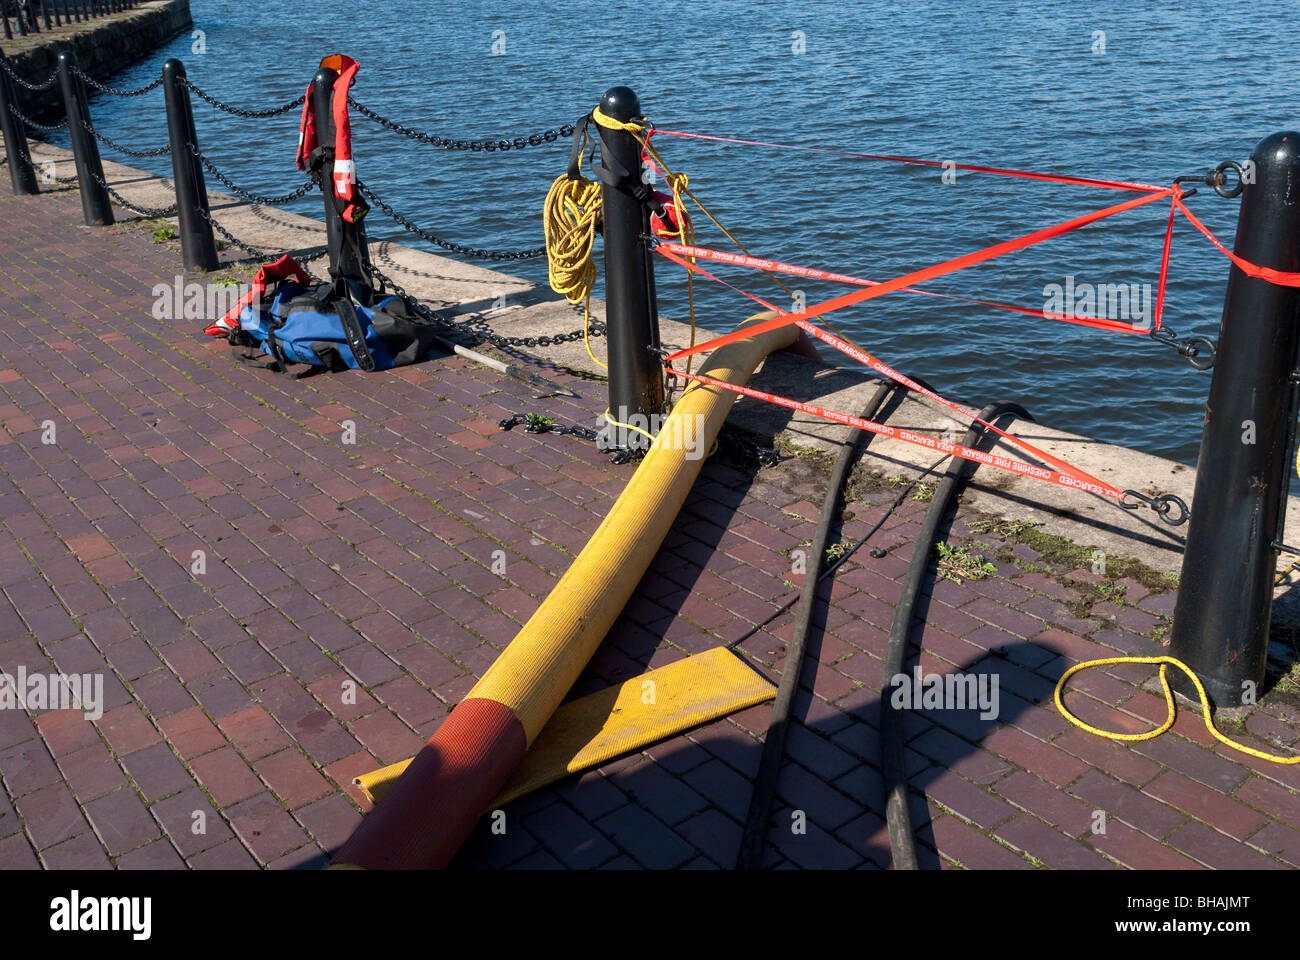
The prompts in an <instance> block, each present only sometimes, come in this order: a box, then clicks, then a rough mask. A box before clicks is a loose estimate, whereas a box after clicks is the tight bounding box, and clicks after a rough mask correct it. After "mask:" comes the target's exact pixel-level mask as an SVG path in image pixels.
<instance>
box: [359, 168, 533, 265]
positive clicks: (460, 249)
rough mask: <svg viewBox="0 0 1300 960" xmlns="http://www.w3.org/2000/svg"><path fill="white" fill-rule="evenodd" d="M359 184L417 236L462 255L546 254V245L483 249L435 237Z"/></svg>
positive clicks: (480, 257) (521, 256)
mask: <svg viewBox="0 0 1300 960" xmlns="http://www.w3.org/2000/svg"><path fill="white" fill-rule="evenodd" d="M357 186H358V187H360V189H361V192H362V193H363V194H364V195H365V197H366V199H367V200H369V201H370V202H371V203H373V204H374V205H375V206H377V207H378V208H379V209H380V210H381V211H383V213H384V214H385V215H386V216H388V217H389V218H391V219H392V220H394V221H396V222H397V223H399V224H400V225H401V226H403V227H405V228H406V229H407V230H409V231H410V232H411V233H413V234H415V235H416V236H417V237H420V238H421V239H423V240H427V241H429V242H430V243H432V244H436V245H437V246H439V247H442V248H443V249H444V250H450V251H451V252H452V253H459V254H460V255H461V256H465V257H473V258H475V259H478V260H498V261H500V260H536V259H538V258H539V257H544V256H546V247H544V246H541V247H534V248H533V249H531V250H481V249H478V248H476V247H466V246H464V245H462V244H459V243H454V242H452V241H451V240H443V239H442V238H441V237H435V236H434V235H433V234H431V233H429V231H427V230H424V229H422V228H420V227H417V226H416V225H415V224H414V223H412V222H411V221H410V220H408V219H406V217H404V216H402V215H401V214H400V213H398V212H397V211H396V210H394V209H393V208H392V207H390V206H389V205H388V204H386V203H385V202H384V201H383V200H381V199H380V198H379V197H377V196H375V194H374V192H373V191H371V189H370V188H369V187H367V186H366V185H365V184H364V183H360V182H358V184H357Z"/></svg>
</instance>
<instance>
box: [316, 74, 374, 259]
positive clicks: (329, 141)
mask: <svg viewBox="0 0 1300 960" xmlns="http://www.w3.org/2000/svg"><path fill="white" fill-rule="evenodd" d="M338 78H339V74H338V72H337V71H335V70H331V69H329V68H328V67H321V68H320V70H318V71H316V76H314V77H312V80H311V98H312V111H313V112H314V113H315V116H316V136H317V140H318V142H319V145H320V146H321V147H322V148H323V149H322V157H323V162H322V163H321V167H320V178H321V180H320V188H321V195H322V196H323V197H324V198H325V234H326V242H327V243H328V244H329V248H330V276H332V277H352V278H354V279H357V280H364V279H365V278H366V277H368V276H369V270H368V268H369V266H370V256H369V254H368V253H367V252H366V251H367V247H366V228H365V225H364V224H362V223H348V222H347V221H346V220H344V219H343V217H342V215H341V211H340V210H339V205H338V201H337V200H336V198H335V196H334V110H333V103H334V81H336V80H337V79H338ZM358 250H360V251H361V257H360V259H358V256H357V251H358Z"/></svg>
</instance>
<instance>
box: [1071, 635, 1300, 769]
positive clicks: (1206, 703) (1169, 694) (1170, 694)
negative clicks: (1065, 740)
mask: <svg viewBox="0 0 1300 960" xmlns="http://www.w3.org/2000/svg"><path fill="white" fill-rule="evenodd" d="M1112 663H1151V664H1156V663H1158V664H1160V686H1161V687H1162V688H1163V689H1164V692H1165V707H1166V708H1167V709H1168V710H1169V716H1168V717H1167V718H1166V719H1165V722H1164V723H1162V724H1161V725H1160V726H1159V727H1158V728H1157V729H1155V730H1148V731H1147V732H1146V733H1116V732H1114V731H1113V730H1102V729H1101V728H1100V727H1094V726H1093V725H1092V724H1089V723H1084V722H1083V721H1082V720H1080V719H1079V718H1078V717H1076V716H1075V715H1074V714H1072V713H1070V711H1069V710H1067V709H1065V703H1064V702H1063V701H1062V699H1061V694H1062V693H1063V692H1064V690H1065V683H1066V681H1067V680H1069V679H1070V677H1072V676H1074V675H1075V674H1076V673H1078V672H1079V671H1081V670H1087V669H1088V668H1089V667H1104V666H1109V665H1110V664H1112ZM1170 665H1173V666H1175V667H1177V668H1178V669H1180V670H1182V671H1183V673H1185V674H1187V675H1188V676H1189V677H1191V678H1192V684H1193V685H1194V686H1195V687H1196V693H1197V695H1198V696H1199V697H1200V698H1201V707H1202V708H1203V709H1204V713H1202V715H1201V719H1202V720H1204V721H1205V729H1206V730H1209V731H1210V735H1211V736H1212V737H1214V739H1216V740H1218V741H1219V742H1220V743H1223V744H1226V745H1227V746H1229V747H1232V749H1234V750H1240V751H1241V752H1242V753H1246V754H1249V755H1250V756H1252V757H1257V758H1259V759H1260V760H1267V761H1269V762H1270V763H1286V764H1292V763H1300V755H1297V756H1294V757H1280V756H1277V755H1275V754H1272V753H1265V752H1264V751H1263V750H1256V749H1255V748H1254V747H1248V746H1246V745H1245V744H1242V743H1237V742H1236V741H1235V740H1229V739H1228V738H1227V737H1225V736H1224V735H1223V734H1221V733H1220V732H1219V731H1218V730H1216V729H1215V727H1214V721H1213V720H1212V719H1211V718H1210V716H1211V715H1210V698H1209V697H1208V696H1207V695H1206V693H1205V687H1204V686H1202V685H1201V679H1200V677H1198V676H1197V675H1196V674H1195V673H1193V672H1192V668H1191V667H1189V666H1188V665H1187V664H1185V663H1183V661H1181V660H1179V659H1178V658H1177V657H1107V658H1105V659H1103V660H1089V661H1088V662H1087V663H1078V664H1075V665H1074V666H1073V667H1071V668H1070V669H1069V670H1066V671H1065V673H1063V674H1061V679H1060V680H1058V681H1057V682H1056V691H1055V692H1054V693H1053V697H1054V698H1055V699H1056V709H1058V710H1060V711H1061V716H1063V717H1065V719H1066V720H1069V721H1070V722H1071V723H1072V724H1074V725H1075V726H1076V727H1081V728H1083V729H1084V730H1087V731H1088V732H1089V733H1091V734H1095V735H1096V736H1098V737H1106V738H1107V739H1110V740H1124V741H1128V742H1134V741H1138V740H1151V739H1153V738H1154V737H1158V736H1160V734H1162V733H1164V732H1165V731H1167V730H1168V729H1169V728H1170V727H1172V726H1173V725H1174V716H1175V711H1176V709H1177V708H1176V706H1175V704H1174V691H1173V688H1172V687H1170V686H1169V677H1168V671H1169V667H1170Z"/></svg>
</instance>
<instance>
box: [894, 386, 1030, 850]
mask: <svg viewBox="0 0 1300 960" xmlns="http://www.w3.org/2000/svg"><path fill="white" fill-rule="evenodd" d="M1008 413H1012V414H1015V415H1016V416H1018V417H1022V418H1024V419H1026V420H1031V421H1032V420H1033V419H1034V418H1033V417H1032V416H1030V415H1029V411H1027V410H1026V409H1025V408H1024V407H1022V406H1020V405H1019V404H1015V403H993V404H989V405H988V406H987V407H985V408H984V409H983V410H981V411H980V412H979V414H978V417H979V419H980V420H983V421H985V422H986V423H994V422H996V420H997V419H998V418H1000V417H1003V416H1005V415H1007V414H1008ZM985 430H986V428H985V427H984V426H982V425H981V424H979V423H974V424H971V427H970V429H969V430H967V431H966V437H965V439H964V440H963V441H962V445H963V446H967V447H973V446H974V445H975V444H976V443H978V442H979V440H980V439H981V437H983V436H984V431H985ZM971 470H972V464H971V462H970V461H968V460H964V459H956V458H954V460H953V462H952V463H950V464H949V465H948V471H947V472H946V473H945V474H944V477H943V480H942V482H940V484H939V489H938V490H936V491H935V494H934V499H933V500H932V501H931V503H930V509H929V510H927V511H926V514H925V520H924V521H923V522H922V524H921V530H920V532H919V533H918V534H917V538H916V549H915V550H914V551H913V553H912V562H911V564H910V565H909V566H908V568H907V576H906V578H905V579H904V581H903V589H902V592H901V593H900V594H899V598H898V603H897V605H896V606H895V607H894V625H893V629H891V630H890V632H889V647H888V649H887V650H886V652H885V666H884V671H883V678H884V679H883V682H882V684H881V693H880V751H881V768H882V775H883V779H884V783H885V821H886V823H887V825H888V828H889V850H890V854H891V855H892V856H893V858H894V869H895V870H916V869H918V868H919V864H918V862H917V858H916V837H915V834H914V833H913V832H912V814H911V811H910V810H909V809H908V806H907V772H906V766H905V761H904V748H903V716H902V713H901V711H899V710H896V709H895V708H894V706H893V702H892V700H891V699H890V697H889V695H888V692H889V689H890V678H892V677H894V676H897V675H898V674H901V673H902V672H903V658H904V656H905V654H906V653H907V643H908V640H910V639H911V635H912V629H913V614H914V613H915V610H916V602H917V598H918V597H919V595H920V592H921V585H922V583H923V582H924V580H925V575H926V572H927V571H928V570H929V568H930V555H931V554H932V553H933V552H934V545H935V543H936V542H937V539H938V532H939V526H940V524H941V523H942V522H943V519H944V517H945V515H946V514H947V512H948V507H949V506H951V504H952V500H953V497H954V495H955V494H956V492H957V490H958V488H959V487H960V486H961V484H962V483H964V482H965V481H966V479H967V477H969V475H970V472H971Z"/></svg>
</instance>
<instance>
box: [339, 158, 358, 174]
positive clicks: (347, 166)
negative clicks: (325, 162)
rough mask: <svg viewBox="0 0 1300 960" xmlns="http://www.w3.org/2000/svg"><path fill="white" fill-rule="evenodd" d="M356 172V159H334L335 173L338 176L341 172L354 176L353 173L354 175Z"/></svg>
mask: <svg viewBox="0 0 1300 960" xmlns="http://www.w3.org/2000/svg"><path fill="white" fill-rule="evenodd" d="M356 172H357V165H356V163H355V162H354V161H352V160H335V161H334V173H335V175H336V176H337V175H338V174H340V173H346V174H348V175H349V176H352V175H354V174H355V173H356Z"/></svg>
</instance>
